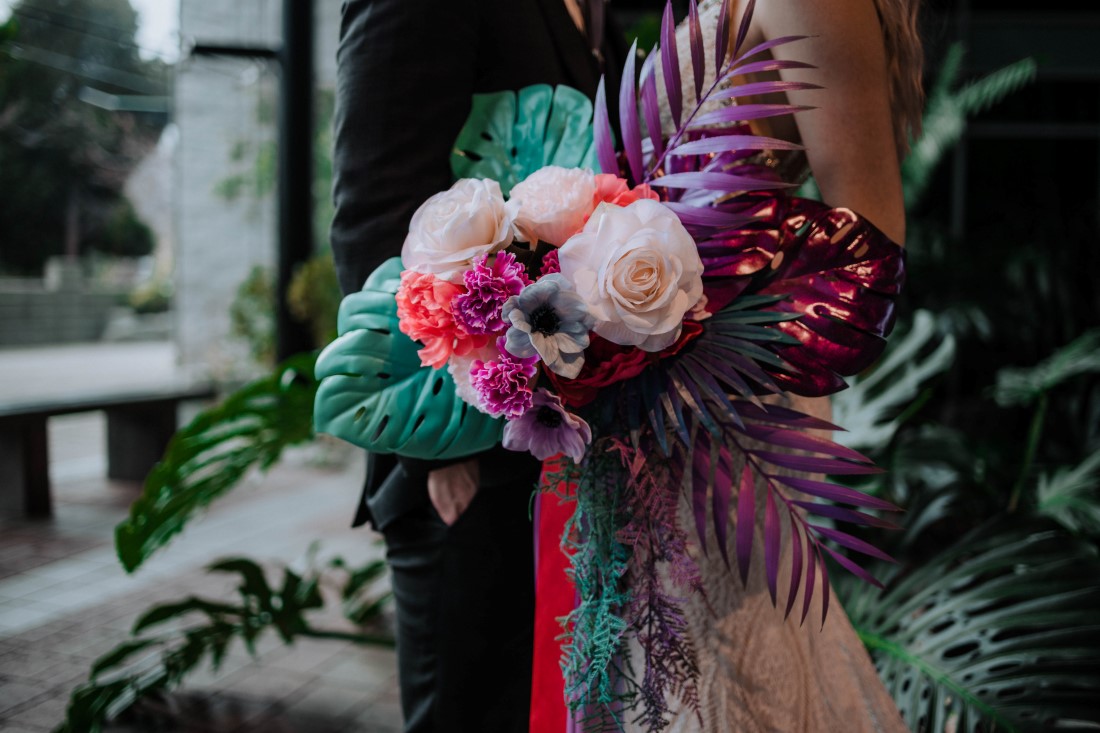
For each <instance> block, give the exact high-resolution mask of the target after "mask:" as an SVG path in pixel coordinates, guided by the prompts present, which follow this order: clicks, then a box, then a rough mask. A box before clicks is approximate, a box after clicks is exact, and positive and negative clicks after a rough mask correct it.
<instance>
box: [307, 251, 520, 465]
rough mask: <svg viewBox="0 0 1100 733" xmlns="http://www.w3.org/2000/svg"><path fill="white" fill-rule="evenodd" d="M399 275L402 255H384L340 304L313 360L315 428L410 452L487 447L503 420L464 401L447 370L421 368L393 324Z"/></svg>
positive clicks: (427, 454) (448, 454)
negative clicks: (328, 339)
mask: <svg viewBox="0 0 1100 733" xmlns="http://www.w3.org/2000/svg"><path fill="white" fill-rule="evenodd" d="M400 276H401V261H400V260H399V259H398V258H396V257H394V258H392V259H389V260H387V261H386V262H385V263H384V264H383V265H382V266H381V267H379V268H378V269H377V270H375V272H374V273H373V274H372V275H371V276H370V277H369V278H368V279H367V283H366V285H364V286H363V290H361V291H360V292H358V293H352V294H351V295H348V296H347V297H346V298H344V301H343V302H342V303H341V304H340V315H339V319H338V322H337V330H338V332H339V334H340V335H339V336H338V337H337V338H336V340H335V341H333V342H332V343H331V344H329V345H328V347H326V348H325V350H324V351H322V352H321V355H320V356H319V357H318V358H317V366H316V376H317V378H318V379H319V380H321V384H320V386H319V387H318V389H317V401H316V405H315V409H314V415H313V421H314V425H315V427H316V429H317V431H318V432H321V433H328V434H329V435H334V436H336V437H337V438H341V439H342V440H346V441H348V442H349V443H353V444H355V445H358V446H360V447H363V448H366V449H367V450H371V451H374V452H377V453H398V454H400V455H403V456H408V457H411V458H424V459H450V458H459V457H461V456H467V455H471V454H474V453H478V452H481V451H484V450H487V449H489V448H491V447H492V446H494V445H495V444H497V443H499V442H500V439H501V431H502V429H503V422H502V421H501V420H499V419H495V418H491V417H489V416H488V415H485V414H483V413H481V412H479V411H478V410H476V409H474V408H472V407H470V406H469V405H468V404H467V403H465V402H463V401H462V399H461V398H459V397H458V395H457V394H455V384H454V380H453V379H452V378H451V375H450V374H448V373H447V371H446V370H443V369H430V368H427V367H421V366H420V357H419V356H417V353H416V352H417V349H418V346H417V344H416V343H415V342H414V341H412V340H411V339H410V338H409V337H408V336H406V335H405V334H403V333H401V331H400V330H399V329H398V323H397V302H396V300H395V298H394V295H395V293H396V292H397V286H398V285H399V283H400Z"/></svg>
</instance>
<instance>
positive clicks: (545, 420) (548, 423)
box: [535, 406, 562, 428]
mask: <svg viewBox="0 0 1100 733" xmlns="http://www.w3.org/2000/svg"><path fill="white" fill-rule="evenodd" d="M535 419H536V420H538V423H539V425H543V426H545V427H548V428H556V427H558V426H560V425H561V421H562V417H561V413H560V412H558V411H557V410H555V409H554V408H553V407H546V406H543V407H540V408H539V411H538V414H536V415H535Z"/></svg>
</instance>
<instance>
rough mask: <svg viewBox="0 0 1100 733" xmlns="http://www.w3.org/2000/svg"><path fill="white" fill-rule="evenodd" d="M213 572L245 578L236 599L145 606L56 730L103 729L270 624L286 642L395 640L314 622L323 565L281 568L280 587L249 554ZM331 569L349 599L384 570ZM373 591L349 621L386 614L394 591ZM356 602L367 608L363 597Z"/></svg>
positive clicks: (249, 642)
mask: <svg viewBox="0 0 1100 733" xmlns="http://www.w3.org/2000/svg"><path fill="white" fill-rule="evenodd" d="M378 562H381V561H378ZM208 570H209V571H212V572H224V573H231V574H237V575H239V576H240V580H241V582H240V585H239V586H238V588H237V591H238V594H239V595H240V600H239V602H237V603H232V602H226V601H220V600H217V601H215V600H208V599H203V598H198V597H194V596H191V597H188V598H185V599H182V600H179V601H172V602H168V603H163V604H160V605H157V606H154V607H152V608H150V609H149V610H147V611H146V612H145V613H143V614H142V615H141V616H140V617H139V618H138V620H137V621H136V622H135V624H134V627H133V631H132V634H133V635H134V637H135V638H132V639H131V640H128V641H125V642H123V643H121V644H119V645H118V646H117V647H115V648H114V649H112V650H111V651H109V652H107V653H106V654H104V655H103V656H101V657H99V658H98V659H97V660H96V661H95V662H94V663H93V664H92V668H91V672H90V674H89V679H88V681H87V682H85V683H83V684H81V685H79V686H78V687H77V688H76V689H75V690H74V691H73V692H72V695H71V697H70V699H69V704H68V707H67V709H66V711H65V720H64V722H63V723H62V724H61V725H60V726H59V727H58V728H57V730H58V733H78V732H84V731H91V732H93V733H94V732H95V731H101V730H103V729H104V726H105V724H107V723H108V722H110V721H111V720H112V719H114V718H116V717H118V716H119V715H121V714H122V713H123V712H125V711H126V710H127V709H129V708H130V707H131V706H133V705H134V704H135V703H137V702H139V701H140V700H142V699H144V698H148V697H151V696H155V695H163V694H164V693H166V692H170V691H172V690H174V689H175V688H177V687H179V686H180V685H181V684H182V683H183V682H184V680H185V679H186V678H187V676H188V675H190V674H191V673H192V672H194V671H196V670H198V669H200V668H201V667H202V666H203V665H204V664H205V663H206V662H207V661H209V663H210V665H211V666H212V667H213V668H214V669H215V670H216V669H218V668H219V667H220V666H221V663H222V661H224V659H225V654H226V652H227V651H228V649H229V647H230V645H231V644H232V643H234V642H235V641H237V640H239V641H241V642H243V643H244V645H245V648H246V649H248V651H249V652H250V653H252V654H255V643H256V641H257V639H259V638H260V636H262V635H263V634H264V633H266V632H268V631H269V630H274V631H275V632H276V633H278V634H279V636H280V637H281V638H282V640H283V642H284V643H287V644H290V643H293V642H294V641H295V640H296V639H298V638H314V639H335V640H341V641H351V642H353V643H358V644H377V645H383V646H392V645H393V640H392V639H391V638H390V637H388V636H376V635H370V634H366V633H357V632H351V631H343V630H335V629H325V628H318V627H315V626H313V625H312V623H311V621H310V618H309V616H310V615H311V614H312V612H314V611H316V610H318V609H319V608H321V607H322V606H323V599H322V597H321V594H320V590H319V588H320V585H321V582H322V580H323V576H324V575H325V573H324V571H320V570H316V569H313V568H311V569H310V570H309V571H307V573H306V574H305V575H299V574H297V573H294V572H293V571H291V570H289V569H284V570H283V583H282V587H281V588H275V587H273V586H272V585H270V584H269V583H268V581H267V578H266V576H265V573H264V571H263V568H261V567H260V566H259V565H258V564H256V563H255V562H254V561H252V560H250V559H248V558H243V557H237V558H227V559H225V560H221V561H219V562H216V563H214V564H213V565H210V566H209V567H208ZM327 570H328V572H329V573H331V571H332V570H337V571H339V572H340V575H341V576H342V577H334V578H332V580H333V581H335V583H336V585H337V586H338V587H340V586H343V588H342V595H343V596H344V597H345V598H350V597H353V596H356V595H357V594H362V593H363V586H364V584H365V583H366V582H367V581H369V580H371V579H373V578H375V577H377V575H378V573H379V570H378V563H371V564H369V565H367V566H365V567H363V568H349V567H348V566H347V564H346V563H345V562H344V561H343V560H341V559H339V558H334V559H333V560H332V561H331V562H330V563H329V568H328V569H327ZM353 586H355V587H353ZM375 593H376V595H375V598H374V601H373V604H372V605H370V606H369V608H370V609H371V612H370V613H366V612H365V611H362V610H361V611H360V615H359V616H358V617H356V618H353V619H352V620H354V621H355V622H356V623H362V622H363V621H368V620H372V619H373V618H376V617H377V616H378V614H380V613H381V612H382V609H383V607H384V603H385V601H386V600H387V599H388V598H389V594H388V593H387V594H382V595H381V596H379V595H377V591H375ZM357 608H360V609H362V608H363V604H362V602H361V603H360V604H358V606H357ZM349 618H350V616H349ZM169 623H171V624H176V625H177V626H176V628H173V629H170V630H168V631H165V632H163V633H161V634H160V635H159V636H143V637H139V636H138V635H139V634H141V633H142V632H144V631H147V630H148V629H150V628H152V627H154V626H163V625H165V624H169Z"/></svg>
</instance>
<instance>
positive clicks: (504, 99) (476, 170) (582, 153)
mask: <svg viewBox="0 0 1100 733" xmlns="http://www.w3.org/2000/svg"><path fill="white" fill-rule="evenodd" d="M547 165H559V166H562V167H563V168H593V167H595V165H596V150H595V148H594V147H593V144H592V102H591V101H589V99H588V97H586V96H585V95H584V94H583V93H581V92H579V91H577V90H576V89H571V88H569V87H566V86H559V87H550V86H547V85H545V84H538V85H534V86H529V87H525V88H523V89H521V90H519V91H518V92H511V91H505V92H493V93H490V94H475V95H474V97H473V102H472V106H471V109H470V116H469V117H468V118H467V119H466V124H465V125H464V126H463V127H462V130H461V132H459V134H458V139H457V140H456V141H455V146H454V150H453V151H452V153H451V170H452V171H453V172H454V174H455V177H456V178H489V179H491V180H494V181H497V182H498V183H500V189H501V191H502V192H503V193H504V195H505V196H507V195H508V192H509V191H511V190H512V187H513V186H515V185H516V184H517V183H519V182H520V181H522V180H523V179H524V178H526V177H527V176H528V175H530V174H531V173H534V172H535V171H536V170H538V169H539V168H542V167H543V166H547Z"/></svg>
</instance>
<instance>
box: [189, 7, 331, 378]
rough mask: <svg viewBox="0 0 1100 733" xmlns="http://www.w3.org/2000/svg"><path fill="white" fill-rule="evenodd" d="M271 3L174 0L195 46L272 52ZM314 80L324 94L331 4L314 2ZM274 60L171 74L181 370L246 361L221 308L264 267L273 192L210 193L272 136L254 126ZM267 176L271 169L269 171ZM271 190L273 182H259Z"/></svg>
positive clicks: (270, 258)
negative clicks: (238, 153) (239, 154)
mask: <svg viewBox="0 0 1100 733" xmlns="http://www.w3.org/2000/svg"><path fill="white" fill-rule="evenodd" d="M280 8H281V2H278V0H239V1H238V2H233V3H226V2H224V0H181V3H180V32H181V35H182V36H183V37H184V38H185V39H192V40H194V41H196V42H201V43H218V44H233V45H256V46H266V47H278V45H279V33H280V23H281V17H280ZM315 13H316V27H317V39H316V49H317V63H316V72H317V82H318V84H319V85H321V86H329V87H331V86H332V85H333V83H334V76H335V47H336V40H337V34H338V28H339V13H340V3H339V2H336V0H316V2H315ZM276 72H277V69H276V67H275V66H274V65H273V62H263V61H251V60H241V59H229V58H225V57H209V56H207V57H193V58H191V59H187V60H185V61H183V62H181V64H180V66H179V68H178V70H177V74H176V98H175V111H176V113H175V122H176V124H177V125H178V128H179V142H178V145H177V147H176V150H175V160H176V164H175V165H176V171H175V183H176V185H175V190H176V197H175V215H176V238H175V245H176V251H175V284H176V298H175V302H174V306H175V313H176V338H177V341H178V345H179V349H180V359H181V362H182V364H183V366H184V367H185V368H187V369H189V370H191V371H205V372H208V373H213V374H217V375H230V374H239V373H241V372H243V371H247V370H248V369H249V368H250V364H249V361H248V357H247V349H246V347H245V346H244V345H243V344H241V343H239V342H238V341H237V340H236V339H234V338H232V337H231V336H230V319H229V307H230V304H231V303H232V301H233V297H234V295H235V293H236V290H237V288H238V286H239V285H240V283H241V282H242V281H243V280H244V279H245V278H246V277H247V276H248V274H249V272H250V271H251V270H252V268H253V267H255V266H257V265H260V266H264V267H269V268H273V267H274V263H275V253H276V226H277V216H276V211H275V202H274V195H273V193H268V194H267V195H265V196H263V197H262V198H260V199H257V198H255V197H254V196H253V195H251V194H250V193H247V192H246V193H244V194H243V195H242V196H240V197H239V198H238V199H237V200H235V201H227V200H226V199H225V198H224V197H223V196H220V195H219V194H218V193H217V192H216V189H217V187H218V184H219V183H220V182H222V181H224V180H225V179H226V178H227V177H229V176H231V175H233V174H235V173H241V172H242V171H250V170H254V169H255V168H254V158H252V157H249V156H246V157H245V159H242V160H238V161H234V160H233V152H234V149H235V148H237V147H238V146H240V145H241V144H242V143H243V144H244V145H245V146H246V147H247V148H248V149H249V150H250V151H252V152H250V154H249V155H251V154H252V153H254V151H256V150H259V149H260V148H262V147H263V146H264V144H265V143H268V142H269V141H271V140H273V139H274V137H275V133H276V131H275V126H274V121H273V119H271V118H268V119H267V120H261V119H260V116H259V115H260V110H261V108H262V107H266V108H267V109H268V110H269V111H271V112H274V110H275V109H276V108H277V102H278V96H277V94H278V87H277V76H276ZM271 173H272V175H274V170H272V171H271ZM267 183H268V184H269V185H268V188H269V189H270V191H272V192H273V191H274V188H275V186H274V181H273V180H270V181H268V182H267Z"/></svg>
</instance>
